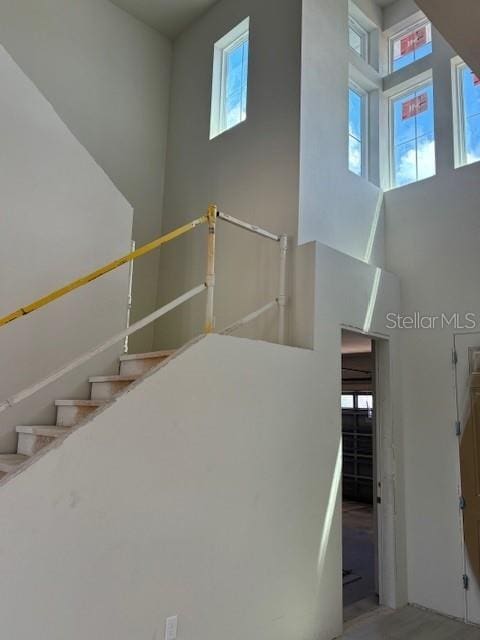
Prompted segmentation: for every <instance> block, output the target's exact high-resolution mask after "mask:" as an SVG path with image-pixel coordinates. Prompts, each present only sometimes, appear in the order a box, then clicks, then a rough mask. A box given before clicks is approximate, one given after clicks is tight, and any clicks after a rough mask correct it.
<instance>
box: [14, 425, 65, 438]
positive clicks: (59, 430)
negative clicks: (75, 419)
mask: <svg viewBox="0 0 480 640" xmlns="http://www.w3.org/2000/svg"><path fill="white" fill-rule="evenodd" d="M71 431H72V429H71V428H70V427H56V426H50V425H44V426H20V427H17V433H25V434H27V435H32V436H45V437H46V438H59V437H60V436H63V435H65V434H66V433H71Z"/></svg>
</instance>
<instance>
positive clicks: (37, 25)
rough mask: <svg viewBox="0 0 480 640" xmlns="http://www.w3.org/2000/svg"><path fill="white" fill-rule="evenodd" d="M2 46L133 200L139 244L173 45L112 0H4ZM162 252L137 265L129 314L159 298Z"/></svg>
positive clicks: (156, 169)
mask: <svg viewBox="0 0 480 640" xmlns="http://www.w3.org/2000/svg"><path fill="white" fill-rule="evenodd" d="M0 44H2V45H3V46H4V47H5V48H6V49H7V51H8V52H9V53H10V55H11V56H12V57H13V58H14V59H15V61H16V62H17V63H18V64H19V65H20V66H21V67H22V69H23V70H24V71H25V73H26V74H27V75H28V76H29V77H30V78H31V79H32V80H33V82H34V83H35V84H36V85H37V87H38V88H39V89H40V90H41V91H42V92H43V93H44V95H45V96H46V97H47V99H48V100H49V101H50V102H51V103H52V105H53V107H54V108H55V110H56V111H57V112H58V114H59V115H60V117H61V118H62V119H63V120H64V122H65V123H66V125H67V126H68V127H69V129H70V130H71V131H72V132H73V133H74V135H75V136H76V137H77V138H78V139H79V140H80V142H81V143H82V144H83V145H84V146H85V147H86V148H87V150H88V151H89V153H90V154H91V155H92V156H93V157H94V158H95V160H96V161H97V162H98V164H99V165H100V166H101V167H102V168H103V169H104V170H105V171H106V173H107V174H108V175H109V176H110V178H111V179H112V180H113V182H114V183H115V184H116V186H117V187H118V188H119V189H120V191H121V192H122V193H123V194H124V196H125V197H126V198H127V200H128V201H129V202H130V203H131V204H132V206H133V208H134V211H135V216H134V229H133V231H134V236H135V239H136V241H137V243H138V244H143V243H145V242H147V241H149V240H152V239H153V238H154V237H156V236H158V235H159V234H160V232H161V211H162V203H163V177H164V168H165V163H164V155H165V145H166V132H167V131H166V127H167V113H168V93H169V92H168V89H169V79H170V56H171V51H170V50H171V47H170V43H169V42H168V41H167V40H166V39H165V38H164V37H162V36H161V35H160V34H159V33H158V32H156V31H154V30H153V29H151V28H149V27H147V26H146V25H144V24H142V23H141V22H139V21H138V20H136V19H134V18H132V17H131V16H130V15H129V14H127V13H125V12H124V11H122V10H121V9H119V8H118V7H116V6H114V5H113V4H112V3H111V2H108V0H81V1H78V0H15V2H2V3H1V4H0ZM158 259H159V258H158V255H156V256H154V257H150V258H144V259H143V260H142V261H140V262H138V263H137V266H136V273H135V292H134V313H133V316H134V318H138V317H140V316H143V315H146V313H148V312H149V311H150V310H151V309H152V307H153V306H154V305H155V298H156V290H157V277H158ZM152 336H153V329H149V330H148V331H146V332H144V334H143V338H142V339H138V340H137V339H133V343H132V347H133V348H138V349H147V350H148V349H150V348H151V346H152Z"/></svg>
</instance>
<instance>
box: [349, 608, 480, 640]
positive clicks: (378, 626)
mask: <svg viewBox="0 0 480 640" xmlns="http://www.w3.org/2000/svg"><path fill="white" fill-rule="evenodd" d="M342 638H343V640H480V628H478V627H472V626H469V625H466V624H463V623H461V622H457V621H456V620H450V619H449V618H444V617H442V616H439V615H437V614H435V613H430V612H428V611H423V610H421V609H416V608H415V607H406V608H405V609H402V610H401V611H395V612H388V611H385V610H378V611H377V613H375V614H373V615H372V614H370V615H368V616H367V617H366V618H364V619H363V620H359V621H358V622H356V623H352V624H351V626H350V627H349V628H347V629H346V631H345V633H344V635H343V636H342Z"/></svg>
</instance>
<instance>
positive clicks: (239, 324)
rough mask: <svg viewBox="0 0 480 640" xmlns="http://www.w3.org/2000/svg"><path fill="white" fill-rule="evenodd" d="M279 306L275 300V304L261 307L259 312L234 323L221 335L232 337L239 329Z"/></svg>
mask: <svg viewBox="0 0 480 640" xmlns="http://www.w3.org/2000/svg"><path fill="white" fill-rule="evenodd" d="M277 305H278V301H277V300H274V301H273V302H269V303H268V304H266V305H265V306H263V307H261V308H260V309H257V311H253V313H249V314H248V316H245V318H242V320H238V321H237V322H234V323H233V324H231V325H230V326H228V327H227V328H226V329H224V330H223V331H222V332H221V335H222V336H230V335H231V334H232V333H235V331H238V329H241V328H242V327H244V326H245V325H246V324H249V322H252V321H253V320H255V319H256V318H258V317H260V316H261V315H263V314H264V313H266V312H267V311H270V309H273V308H274V307H276V306H277Z"/></svg>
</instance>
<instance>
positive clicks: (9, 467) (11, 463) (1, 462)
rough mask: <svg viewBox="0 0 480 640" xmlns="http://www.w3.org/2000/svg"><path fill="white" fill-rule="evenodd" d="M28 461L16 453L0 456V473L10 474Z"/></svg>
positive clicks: (26, 457) (25, 457)
mask: <svg viewBox="0 0 480 640" xmlns="http://www.w3.org/2000/svg"><path fill="white" fill-rule="evenodd" d="M26 460H28V456H23V455H20V454H18V453H4V454H1V455H0V471H1V472H2V473H11V472H12V471H15V469H17V468H18V467H19V466H20V465H21V464H23V463H24V462H25V461H26Z"/></svg>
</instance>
